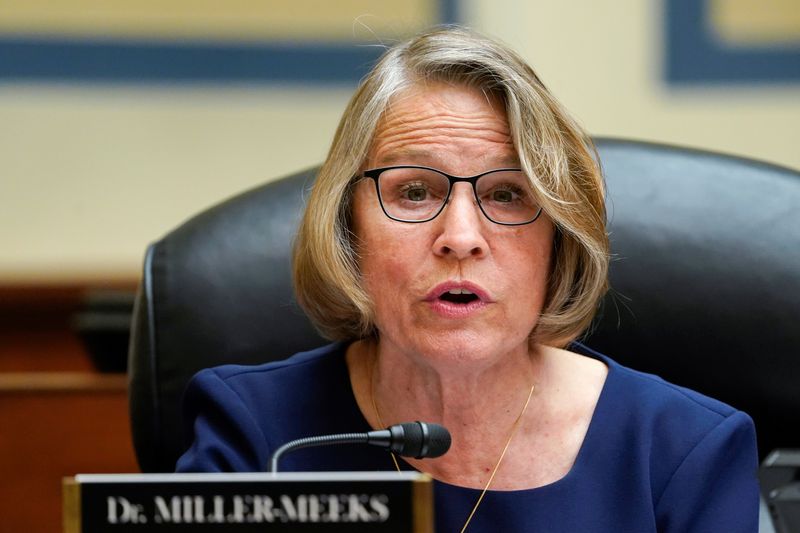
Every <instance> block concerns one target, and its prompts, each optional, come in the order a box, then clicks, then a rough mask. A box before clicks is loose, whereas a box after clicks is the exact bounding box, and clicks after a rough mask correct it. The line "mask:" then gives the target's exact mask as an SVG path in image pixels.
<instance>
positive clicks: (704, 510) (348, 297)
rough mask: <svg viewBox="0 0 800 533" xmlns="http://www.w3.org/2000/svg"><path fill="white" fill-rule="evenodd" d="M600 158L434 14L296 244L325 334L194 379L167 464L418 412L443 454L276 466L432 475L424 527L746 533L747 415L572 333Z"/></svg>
mask: <svg viewBox="0 0 800 533" xmlns="http://www.w3.org/2000/svg"><path fill="white" fill-rule="evenodd" d="M593 153H594V152H593V150H592V148H591V143H590V141H589V140H588V138H587V136H586V135H585V134H584V133H583V132H582V131H581V129H580V128H579V127H578V126H577V125H576V124H575V122H574V121H573V120H572V119H570V118H569V117H568V115H567V114H566V113H565V111H564V110H563V109H562V108H561V107H560V105H559V104H558V103H557V102H556V101H555V100H554V99H553V97H552V96H551V95H550V94H549V93H548V91H547V90H546V89H545V87H544V86H543V85H542V83H541V82H540V81H539V79H538V78H537V77H536V75H535V73H534V72H533V71H532V70H531V69H530V67H529V66H528V65H526V64H525V62H524V61H522V59H520V58H519V57H518V56H517V55H516V54H515V53H514V52H513V51H511V50H509V49H508V48H506V47H504V46H502V45H500V44H498V43H496V42H494V41H492V40H489V39H486V38H483V37H480V36H477V35H475V34H472V33H470V32H468V31H465V30H462V29H458V28H444V29H436V30H433V31H430V32H427V33H424V34H421V35H419V36H417V37H416V38H414V39H412V40H411V41H408V42H406V43H402V44H400V45H398V46H395V47H393V48H391V49H390V50H388V51H387V53H386V54H385V55H384V56H383V58H382V59H381V61H380V62H379V63H378V64H377V65H376V66H375V68H374V69H373V70H372V72H371V73H370V74H369V76H368V77H367V78H366V79H365V80H364V81H363V82H362V84H361V85H360V87H359V89H358V90H357V92H356V94H355V95H354V97H353V99H352V100H351V102H350V104H349V106H348V108H347V110H346V112H345V114H344V117H343V119H342V121H341V123H340V126H339V129H338V131H337V133H336V137H335V139H334V142H333V145H332V148H331V150H330V153H329V155H328V157H327V160H326V161H325V164H324V165H323V167H322V169H321V171H320V173H319V176H318V179H317V182H316V184H315V186H314V189H313V191H312V193H311V196H310V198H309V202H308V206H307V209H306V212H305V216H304V219H303V222H302V224H301V228H300V232H299V234H298V238H297V242H296V245H295V257H294V269H295V282H296V290H297V295H298V299H299V301H300V302H301V304H302V305H303V307H304V308H305V310H306V312H307V313H308V315H309V316H310V317H311V318H312V320H314V322H315V323H316V325H317V326H318V328H319V329H320V330H321V331H322V332H324V333H325V334H326V335H327V336H328V337H330V338H331V339H333V340H336V341H337V342H336V343H335V344H332V345H330V346H327V347H324V348H320V349H318V350H315V351H312V352H307V353H303V354H298V355H296V356H294V357H292V358H290V359H289V360H287V361H283V362H280V363H271V364H267V365H263V366H259V367H222V368H218V369H212V370H207V371H204V372H202V373H200V374H199V375H198V376H197V377H196V378H195V379H194V380H193V382H192V384H191V385H190V387H189V390H188V392H187V396H186V404H187V410H188V418H189V420H190V421H191V424H192V426H191V431H192V433H193V435H194V442H193V444H192V446H191V448H190V449H189V450H188V451H187V452H186V454H185V455H184V456H183V457H182V458H181V459H180V461H179V462H178V470H179V471H219V470H227V471H252V470H263V469H264V467H265V465H266V463H267V460H268V458H269V455H270V453H271V451H274V449H275V448H276V447H277V446H279V445H281V444H283V443H285V442H287V441H289V440H292V439H295V438H300V437H304V436H309V435H317V434H325V433H340V432H350V431H367V430H369V429H370V428H383V427H386V426H387V425H390V424H395V423H400V422H405V421H410V420H425V421H430V422H437V423H440V424H442V425H444V426H445V427H447V428H448V429H449V430H450V432H451V434H452V441H453V442H452V447H451V448H450V451H449V452H448V453H447V454H445V455H444V456H442V457H440V458H437V459H425V460H415V459H405V460H398V459H396V458H395V462H394V464H393V463H392V457H391V456H388V455H387V454H385V452H382V451H380V450H364V449H361V448H354V447H351V448H336V449H326V448H312V449H306V450H301V451H299V452H296V453H293V454H292V455H289V456H287V457H286V458H285V459H284V461H283V463H282V466H283V468H282V469H283V470H327V471H330V470H384V469H391V468H397V469H417V470H420V471H423V472H427V473H429V474H430V475H431V476H433V477H434V479H435V480H437V481H436V488H435V499H436V521H437V530H438V531H460V530H463V529H464V528H467V529H468V530H469V531H572V532H574V531H637V532H639V531H664V532H666V531H675V532H677V531H681V532H686V531H698V532H699V531H755V530H756V529H757V514H758V512H757V502H758V489H757V483H756V480H755V470H756V466H757V465H756V450H755V436H754V429H753V425H752V422H751V420H750V419H749V418H748V417H747V415H745V414H743V413H741V412H738V411H736V410H734V409H732V408H730V407H728V406H726V405H724V404H721V403H719V402H716V401H714V400H711V399H709V398H706V397H704V396H702V395H700V394H697V393H695V392H692V391H689V390H686V389H683V388H680V387H676V386H673V385H670V384H668V383H665V382H664V381H662V380H660V379H659V378H656V377H654V376H649V375H645V374H641V373H637V372H635V371H632V370H629V369H627V368H624V367H621V366H620V365H618V364H616V363H615V362H613V361H612V360H611V359H609V358H607V357H604V356H602V355H599V354H596V353H594V352H592V351H590V350H589V349H588V348H585V347H583V346H581V345H580V344H577V343H574V342H573V341H574V340H575V339H576V338H577V337H578V336H579V335H580V334H581V333H582V332H583V331H584V330H585V329H586V327H587V326H588V324H589V322H590V321H591V319H592V316H593V314H594V311H595V309H596V307H597V303H598V301H599V299H600V298H601V297H602V295H603V294H604V292H605V290H606V275H607V265H608V240H607V236H606V232H605V227H604V218H605V211H604V188H603V181H602V177H601V175H600V171H599V168H598V165H597V164H596V162H595V160H594V158H593ZM484 492H485V494H483V493H484Z"/></svg>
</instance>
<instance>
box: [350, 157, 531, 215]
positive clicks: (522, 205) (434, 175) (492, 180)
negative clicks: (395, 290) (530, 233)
mask: <svg viewBox="0 0 800 533" xmlns="http://www.w3.org/2000/svg"><path fill="white" fill-rule="evenodd" d="M363 175H364V177H365V178H371V179H372V180H374V181H375V187H376V189H377V191H378V201H379V202H380V204H381V208H382V209H383V212H384V213H385V214H386V216H387V217H389V218H391V219H392V220H397V221H398V222H411V223H419V222H428V221H430V220H433V219H434V218H436V217H437V216H438V215H439V213H441V212H442V210H444V207H445V206H446V205H447V201H448V199H449V198H450V192H451V191H452V190H453V184H454V183H459V182H462V181H463V182H466V183H469V184H470V185H472V191H473V192H474V193H475V200H476V201H477V203H478V207H480V210H481V212H482V213H483V214H484V216H486V218H488V219H489V220H491V221H492V222H494V223H495V224H502V225H504V226H521V225H523V224H530V223H531V222H533V221H535V220H536V219H537V218H539V215H540V214H541V213H542V208H541V207H540V206H539V205H538V203H537V202H536V199H535V198H534V195H533V189H532V188H531V183H530V180H529V179H528V177H527V176H526V175H525V173H524V172H522V170H520V169H518V168H499V169H496V170H490V171H488V172H484V173H483V174H478V175H477V176H472V177H468V178H462V177H457V176H451V175H450V174H445V173H444V172H442V171H441V170H436V169H434V168H428V167H419V166H413V165H402V166H396V167H384V168H375V169H372V170H366V171H364V173H363Z"/></svg>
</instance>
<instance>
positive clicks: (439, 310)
mask: <svg viewBox="0 0 800 533" xmlns="http://www.w3.org/2000/svg"><path fill="white" fill-rule="evenodd" d="M429 304H430V306H431V310H432V311H433V312H434V313H436V314H437V315H439V316H443V317H445V318H464V317H468V316H470V315H472V314H475V313H477V312H478V311H480V310H481V309H483V308H484V307H486V305H487V304H486V302H484V301H483V300H475V301H472V302H469V303H467V304H457V303H454V302H448V301H447V300H442V299H440V298H436V299H435V300H431V301H429Z"/></svg>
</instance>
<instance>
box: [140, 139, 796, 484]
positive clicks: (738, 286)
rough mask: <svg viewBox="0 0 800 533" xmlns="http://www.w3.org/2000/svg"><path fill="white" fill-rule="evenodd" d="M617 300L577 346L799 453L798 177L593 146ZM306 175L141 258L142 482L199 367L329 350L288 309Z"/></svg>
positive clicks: (246, 197) (624, 146)
mask: <svg viewBox="0 0 800 533" xmlns="http://www.w3.org/2000/svg"><path fill="white" fill-rule="evenodd" d="M597 145H598V149H599V152H600V158H601V161H602V164H603V168H604V172H605V176H606V181H607V183H608V191H609V192H608V207H609V231H610V235H611V242H612V251H613V254H614V257H613V260H612V264H611V284H612V287H613V291H612V293H610V294H609V296H608V297H607V298H606V299H605V301H604V304H603V308H602V311H601V313H600V315H599V317H598V319H597V320H596V323H595V327H594V329H593V331H592V333H591V334H590V335H588V336H587V339H586V343H587V344H589V345H590V346H592V347H594V348H596V349H599V350H601V351H603V352H605V353H607V354H608V355H610V356H612V357H614V358H615V359H617V360H618V361H620V362H621V363H623V364H626V365H629V366H632V367H634V368H637V369H641V370H645V371H650V372H654V373H658V374H660V375H661V376H663V377H665V378H666V379H668V380H670V381H673V382H675V383H678V384H681V385H685V386H688V387H691V388H694V389H697V390H699V391H701V392H704V393H706V394H709V395H711V396H714V397H717V398H719V399H721V400H723V401H725V402H728V403H730V404H732V405H734V406H735V407H738V408H740V409H743V410H745V411H747V412H748V413H749V414H751V415H752V416H753V417H754V418H755V420H756V427H757V430H758V433H759V445H760V451H761V453H762V456H763V455H764V454H766V453H767V452H768V451H770V450H771V449H773V448H775V447H778V446H784V447H800V423H798V419H800V353H798V352H800V173H798V172H795V171H792V170H788V169H785V168H780V167H776V166H773V165H768V164H764V163H760V162H755V161H750V160H746V159H742V158H736V157H730V156H724V155H720V154H714V153H709V152H703V151H697V150H687V149H683V148H676V147H670V146H664V145H656V144H649V143H641V142H632V141H622V140H612V139H598V140H597ZM314 176H315V169H312V170H309V171H306V172H303V173H300V174H296V175H293V176H290V177H288V178H284V179H282V180H279V181H276V182H272V183H269V184H267V185H264V186H261V187H258V188H256V189H253V190H251V191H248V192H245V193H244V194H241V195H239V196H237V197H235V198H232V199H230V200H227V201H225V202H223V203H221V204H219V205H217V206H215V207H213V208H211V209H209V210H207V211H204V212H203V213H201V214H199V215H198V216H196V217H194V218H192V219H191V220H189V221H187V222H186V223H184V224H183V225H181V226H180V227H178V228H177V229H175V230H174V231H172V232H171V233H169V234H168V235H166V236H165V237H164V238H162V239H161V240H159V241H158V242H156V243H154V244H152V245H151V246H150V247H149V248H148V250H147V254H146V258H145V263H144V275H143V280H142V285H141V288H140V290H139V293H138V296H137V302H136V309H135V313H134V321H133V329H132V335H131V345H130V360H129V373H130V403H131V420H132V429H133V436H134V445H135V448H136V453H137V456H138V459H139V465H140V467H141V468H142V470H143V471H145V472H159V471H171V470H172V468H173V466H174V463H175V460H176V459H177V457H178V456H179V455H180V453H181V452H182V451H183V449H184V441H183V436H182V435H181V434H180V430H179V428H182V427H183V425H182V423H181V408H180V403H181V395H182V392H183V389H184V387H185V385H186V383H187V381H188V380H189V378H190V377H191V376H192V375H193V374H194V373H195V372H196V371H198V370H200V369H202V368H205V367H208V366H214V365H219V364H223V363H233V362H236V363H259V362H264V361H267V360H275V359H281V358H284V357H287V356H289V355H291V354H292V353H295V352H297V351H300V350H304V349H308V348H311V347H314V346H318V345H321V344H322V343H324V342H325V341H324V340H323V339H322V338H321V337H320V336H319V335H318V334H317V333H315V331H314V329H313V327H312V326H311V325H310V323H309V322H308V320H307V318H306V317H305V316H304V315H303V313H302V311H300V310H299V308H298V307H297V305H296V304H295V302H294V300H293V296H292V289H291V276H290V264H289V262H290V250H291V242H292V238H293V235H294V232H295V229H296V227H297V223H298V221H299V218H300V215H301V210H302V206H303V199H304V196H305V194H306V193H307V191H308V188H309V187H310V185H311V183H312V182H313V179H314Z"/></svg>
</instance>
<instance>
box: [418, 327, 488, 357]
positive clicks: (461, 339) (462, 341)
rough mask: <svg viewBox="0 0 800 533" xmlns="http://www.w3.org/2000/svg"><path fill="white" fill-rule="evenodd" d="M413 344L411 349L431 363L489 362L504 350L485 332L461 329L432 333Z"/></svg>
mask: <svg viewBox="0 0 800 533" xmlns="http://www.w3.org/2000/svg"><path fill="white" fill-rule="evenodd" d="M414 344H415V346H414V348H413V351H414V352H415V353H416V354H417V355H418V356H421V358H422V359H424V360H425V361H428V362H429V363H433V364H435V363H442V364H444V363H448V362H450V363H459V364H468V363H479V362H489V361H490V360H492V359H493V357H494V356H496V355H497V354H498V353H501V351H502V350H504V348H503V347H502V346H501V345H500V343H499V342H496V341H494V340H493V339H492V338H491V337H488V336H487V335H485V333H484V334H480V333H477V332H463V331H458V332H444V333H441V334H432V335H429V336H426V337H425V338H424V339H420V340H419V341H418V342H415V343H414Z"/></svg>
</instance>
